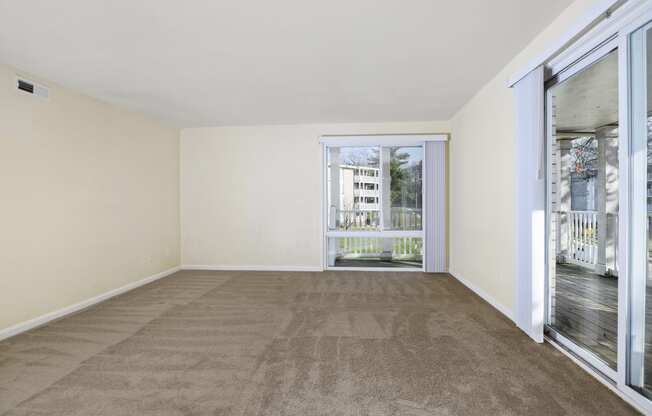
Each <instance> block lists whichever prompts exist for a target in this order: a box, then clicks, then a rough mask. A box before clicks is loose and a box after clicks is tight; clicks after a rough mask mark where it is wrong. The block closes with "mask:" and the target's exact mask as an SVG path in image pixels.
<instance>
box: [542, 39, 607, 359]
mask: <svg viewBox="0 0 652 416" xmlns="http://www.w3.org/2000/svg"><path fill="white" fill-rule="evenodd" d="M547 99H548V100H549V102H548V109H549V114H548V117H549V118H550V123H549V125H550V126H551V130H550V131H549V135H548V137H549V140H550V143H549V149H548V178H549V179H548V202H549V209H550V217H549V223H548V236H549V240H548V241H549V249H548V253H549V258H548V266H549V267H548V322H547V323H548V325H549V327H551V328H552V329H553V330H554V331H556V332H557V333H559V334H561V335H563V336H564V337H566V338H568V339H570V340H571V341H572V342H574V343H575V344H577V345H579V346H581V347H583V348H584V349H585V350H587V351H589V352H591V353H592V354H593V355H594V356H595V357H596V358H597V359H598V360H599V361H601V362H603V363H605V364H606V365H607V366H609V367H611V368H613V369H615V368H616V363H617V345H618V262H617V255H618V187H619V184H618V181H619V179H618V177H619V175H618V54H617V51H612V52H611V53H609V54H607V55H606V56H605V57H603V58H601V59H600V60H598V61H597V62H595V63H593V64H591V65H589V66H588V67H586V68H584V69H583V70H581V71H580V72H578V73H576V74H574V75H572V76H571V77H569V78H567V79H565V80H563V81H561V82H559V83H557V84H556V85H554V86H552V87H550V88H549V90H548V93H547Z"/></svg>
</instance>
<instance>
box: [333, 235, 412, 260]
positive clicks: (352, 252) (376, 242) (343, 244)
mask: <svg viewBox="0 0 652 416" xmlns="http://www.w3.org/2000/svg"><path fill="white" fill-rule="evenodd" d="M383 240H384V239H383V238H364V237H343V238H340V239H339V247H338V250H337V257H338V258H345V259H347V258H348V259H352V258H356V259H364V258H382V257H383V256H385V255H387V254H388V253H387V251H389V250H387V248H388V247H385V245H384V244H385V241H383ZM391 258H392V260H421V259H422V258H423V239H421V238H415V237H400V238H393V239H392V242H391Z"/></svg>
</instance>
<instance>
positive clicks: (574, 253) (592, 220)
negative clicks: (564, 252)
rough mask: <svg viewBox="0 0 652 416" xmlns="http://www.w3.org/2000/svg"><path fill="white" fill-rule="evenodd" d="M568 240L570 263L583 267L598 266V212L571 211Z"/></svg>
mask: <svg viewBox="0 0 652 416" xmlns="http://www.w3.org/2000/svg"><path fill="white" fill-rule="evenodd" d="M568 240H569V241H568V248H569V259H568V261H569V262H571V263H575V264H579V265H581V266H595V265H596V264H598V213H597V211H570V212H569V217H568Z"/></svg>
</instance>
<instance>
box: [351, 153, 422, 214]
mask: <svg viewBox="0 0 652 416" xmlns="http://www.w3.org/2000/svg"><path fill="white" fill-rule="evenodd" d="M407 149H408V148H404V147H390V148H389V156H390V163H389V173H390V178H391V204H392V207H404V208H419V209H420V208H421V207H422V206H423V201H422V195H421V190H422V181H423V178H422V171H423V170H422V167H423V157H422V156H421V154H420V152H421V149H419V157H415V156H416V155H414V154H410V153H409V151H408V150H407ZM409 149H412V148H409ZM344 163H346V164H351V165H356V166H366V167H374V168H377V167H379V166H380V150H379V149H378V148H365V149H360V151H356V152H350V153H348V154H347V155H346V157H345V160H344Z"/></svg>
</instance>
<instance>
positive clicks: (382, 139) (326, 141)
mask: <svg viewBox="0 0 652 416" xmlns="http://www.w3.org/2000/svg"><path fill="white" fill-rule="evenodd" d="M432 137H433V135H420V134H406V135H400V134H377V135H359V136H323V137H322V139H321V147H322V201H321V204H322V235H323V238H322V246H323V247H322V248H323V249H322V268H323V269H324V270H343V271H347V270H348V271H392V272H425V270H426V261H425V258H426V253H428V246H427V241H426V227H427V223H426V221H427V217H428V214H427V212H428V209H429V207H428V204H427V203H426V201H427V197H426V194H427V192H428V185H427V178H426V154H425V143H426V141H428V140H432ZM436 140H439V139H436ZM330 147H378V148H382V147H420V148H421V149H422V152H423V153H422V154H423V162H422V164H421V178H422V179H421V201H422V213H421V230H416V231H409V230H406V231H401V230H382V224H383V222H382V218H383V215H384V213H383V212H382V207H381V210H380V218H381V222H380V224H381V230H378V231H336V230H330V229H329V226H328V217H329V207H328V149H329V148H330ZM380 154H382V151H381V152H380ZM379 168H380V169H381V175H380V177H381V178H382V176H383V175H382V163H380V166H379ZM379 190H380V193H381V195H382V192H383V191H384V189H383V181H382V180H381V181H380V186H379ZM338 237H339V238H344V237H360V238H421V241H422V243H421V244H422V251H423V260H422V262H421V267H341V266H328V262H327V259H328V239H329V238H338Z"/></svg>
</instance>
